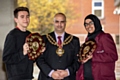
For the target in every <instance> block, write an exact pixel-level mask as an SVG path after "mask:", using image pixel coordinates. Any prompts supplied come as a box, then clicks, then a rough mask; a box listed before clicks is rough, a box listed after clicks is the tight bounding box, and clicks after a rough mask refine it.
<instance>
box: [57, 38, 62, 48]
mask: <svg viewBox="0 0 120 80" xmlns="http://www.w3.org/2000/svg"><path fill="white" fill-rule="evenodd" d="M61 44H62V41H61V36H58V46H59V47H60V46H61Z"/></svg>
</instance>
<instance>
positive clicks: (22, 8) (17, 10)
mask: <svg viewBox="0 0 120 80" xmlns="http://www.w3.org/2000/svg"><path fill="white" fill-rule="evenodd" d="M19 11H27V12H28V15H29V16H30V12H29V9H28V8H27V7H17V8H16V9H15V10H14V17H15V18H17V17H18V12H19Z"/></svg>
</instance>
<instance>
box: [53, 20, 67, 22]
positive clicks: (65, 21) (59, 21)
mask: <svg viewBox="0 0 120 80" xmlns="http://www.w3.org/2000/svg"><path fill="white" fill-rule="evenodd" d="M55 22H66V21H58V20H55Z"/></svg>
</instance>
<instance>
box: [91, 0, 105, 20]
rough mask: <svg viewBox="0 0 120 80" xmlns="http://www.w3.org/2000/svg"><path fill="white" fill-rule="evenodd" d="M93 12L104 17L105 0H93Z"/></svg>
mask: <svg viewBox="0 0 120 80" xmlns="http://www.w3.org/2000/svg"><path fill="white" fill-rule="evenodd" d="M92 14H95V15H96V16H97V17H99V18H100V19H102V18H104V0H92Z"/></svg>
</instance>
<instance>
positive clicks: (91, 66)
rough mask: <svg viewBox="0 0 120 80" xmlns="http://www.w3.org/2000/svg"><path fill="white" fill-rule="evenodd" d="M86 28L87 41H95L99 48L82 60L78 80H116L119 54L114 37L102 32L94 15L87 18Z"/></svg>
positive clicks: (85, 21) (85, 20)
mask: <svg viewBox="0 0 120 80" xmlns="http://www.w3.org/2000/svg"><path fill="white" fill-rule="evenodd" d="M84 26H85V29H86V31H87V32H88V35H87V38H86V41H88V40H91V39H94V40H95V42H96V45H97V47H96V49H95V51H94V52H93V53H92V54H91V53H89V55H87V58H86V59H83V60H81V63H82V65H81V66H80V68H79V70H78V72H77V75H76V80H116V79H115V72H114V71H115V62H116V61H117V59H118V54H117V50H116V46H115V43H114V40H113V38H112V36H111V35H110V34H109V33H105V32H104V31H103V30H102V26H101V23H100V20H99V19H98V18H97V17H96V16H95V15H93V14H89V15H87V16H86V17H85V19H84Z"/></svg>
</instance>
